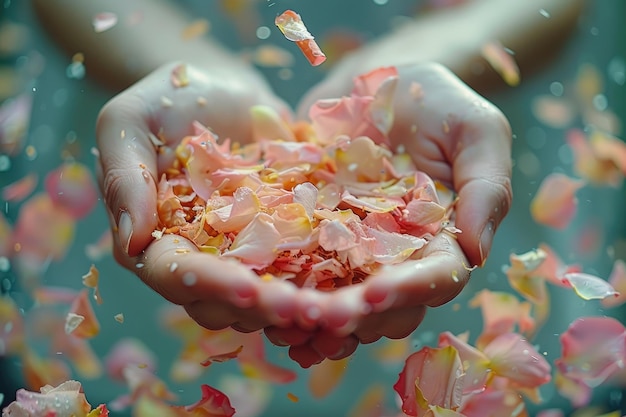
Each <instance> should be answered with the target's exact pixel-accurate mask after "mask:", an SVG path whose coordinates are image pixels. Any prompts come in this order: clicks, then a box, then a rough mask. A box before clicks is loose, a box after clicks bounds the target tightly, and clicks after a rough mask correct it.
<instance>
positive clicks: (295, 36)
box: [274, 10, 326, 66]
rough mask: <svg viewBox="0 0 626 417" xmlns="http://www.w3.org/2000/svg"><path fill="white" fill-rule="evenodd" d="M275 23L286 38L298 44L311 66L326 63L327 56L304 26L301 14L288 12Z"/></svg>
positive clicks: (282, 14)
mask: <svg viewBox="0 0 626 417" xmlns="http://www.w3.org/2000/svg"><path fill="white" fill-rule="evenodd" d="M274 23H275V24H276V26H277V27H278V29H280V31H281V32H282V34H283V35H284V36H285V38H287V39H288V40H290V41H292V42H295V43H296V45H297V46H298V48H300V50H301V51H302V53H303V54H304V56H305V57H306V58H307V59H308V61H309V63H310V64H311V65H313V66H317V65H320V64H322V63H323V62H324V61H326V55H324V53H323V52H322V50H321V49H320V47H319V45H318V44H317V42H315V40H314V39H313V35H311V33H310V32H309V31H308V30H307V28H306V26H304V22H302V19H301V18H300V15H299V14H297V13H295V12H294V11H292V10H286V11H284V12H283V13H281V14H280V15H279V16H277V17H276V19H275V21H274Z"/></svg>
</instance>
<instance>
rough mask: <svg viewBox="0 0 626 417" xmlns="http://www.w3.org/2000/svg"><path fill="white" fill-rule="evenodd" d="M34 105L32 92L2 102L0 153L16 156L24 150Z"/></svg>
mask: <svg viewBox="0 0 626 417" xmlns="http://www.w3.org/2000/svg"><path fill="white" fill-rule="evenodd" d="M32 105H33V96H32V94H31V93H24V94H21V95H19V96H17V97H14V98H11V99H8V100H5V101H4V102H3V103H2V104H0V153H3V154H6V155H9V156H15V155H17V153H18V152H20V151H21V150H22V147H23V145H24V144H23V140H24V138H25V135H26V132H27V131H28V126H29V125H30V114H31V108H32Z"/></svg>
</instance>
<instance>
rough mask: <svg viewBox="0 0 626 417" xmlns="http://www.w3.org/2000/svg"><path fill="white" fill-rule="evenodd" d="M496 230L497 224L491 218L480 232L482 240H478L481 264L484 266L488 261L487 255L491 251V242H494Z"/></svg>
mask: <svg viewBox="0 0 626 417" xmlns="http://www.w3.org/2000/svg"><path fill="white" fill-rule="evenodd" d="M494 232H495V224H494V222H493V220H489V222H488V223H487V225H486V226H485V228H484V229H483V231H482V232H481V233H480V241H479V242H478V251H479V253H480V266H481V267H483V266H484V265H485V262H487V257H488V256H489V252H490V251H491V243H492V242H493V234H494Z"/></svg>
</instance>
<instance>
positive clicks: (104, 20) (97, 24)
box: [92, 12, 117, 33]
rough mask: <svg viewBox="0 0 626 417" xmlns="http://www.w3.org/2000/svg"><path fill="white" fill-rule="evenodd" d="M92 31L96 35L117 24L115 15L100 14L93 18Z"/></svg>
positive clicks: (109, 13)
mask: <svg viewBox="0 0 626 417" xmlns="http://www.w3.org/2000/svg"><path fill="white" fill-rule="evenodd" d="M92 24H93V29H94V30H95V31H96V33H100V32H105V31H107V30H109V29H111V28H112V27H113V26H115V25H116V24H117V15H116V14H115V13H111V12H102V13H98V14H97V15H95V16H94V18H93V21H92Z"/></svg>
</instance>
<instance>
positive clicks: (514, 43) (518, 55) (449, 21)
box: [331, 0, 585, 92]
mask: <svg viewBox="0 0 626 417" xmlns="http://www.w3.org/2000/svg"><path fill="white" fill-rule="evenodd" d="M584 4H585V1H584V0H474V1H468V2H466V3H465V4H463V5H460V6H457V7H453V8H447V9H442V10H440V11H434V12H430V13H426V14H424V15H423V16H420V17H418V18H417V19H415V20H414V21H411V22H409V23H407V24H405V25H403V26H402V27H399V28H397V29H396V30H393V31H392V32H390V33H389V34H388V35H386V36H384V37H381V38H379V39H378V40H376V41H374V42H372V43H370V44H369V45H366V46H365V47H363V48H361V49H360V50H357V51H356V52H354V53H353V54H351V55H349V56H348V57H347V59H345V60H344V62H343V63H340V64H339V65H338V66H337V68H336V70H335V71H334V72H335V74H332V75H331V78H333V76H334V77H337V78H343V79H344V82H345V84H346V85H349V84H350V82H349V80H351V79H352V77H353V76H354V75H355V72H356V73H361V72H363V71H366V70H368V69H373V68H375V67H378V66H381V65H399V64H406V63H414V62H423V61H433V62H438V63H440V64H443V65H444V66H446V67H448V68H450V69H451V70H452V71H453V72H454V73H456V74H457V75H458V76H459V77H460V78H461V79H463V81H465V82H466V83H468V84H469V85H470V86H472V87H473V88H475V89H477V90H478V91H479V92H483V91H484V90H485V89H488V88H491V87H494V86H495V87H499V86H500V87H501V86H502V85H503V82H502V79H501V78H500V76H499V75H497V74H496V73H495V72H494V71H493V70H491V69H490V68H489V66H488V65H486V62H485V61H484V59H483V58H482V57H481V48H482V47H483V45H485V43H487V42H490V41H500V42H501V43H502V45H503V46H505V47H506V48H509V49H511V50H512V51H514V53H515V60H516V62H517V63H518V65H519V67H520V70H521V73H522V76H523V75H524V74H527V73H528V72H530V71H531V70H532V69H534V68H535V67H536V66H538V65H540V64H544V63H546V62H548V61H549V60H550V58H552V57H554V56H555V55H556V54H557V53H558V50H559V49H560V48H561V47H562V45H563V41H564V40H565V39H567V37H568V36H569V35H570V34H571V31H572V30H573V29H574V28H575V26H576V22H577V19H578V17H579V15H580V14H581V12H582V10H583V7H584ZM481 67H482V68H486V70H485V71H477V68H481Z"/></svg>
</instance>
